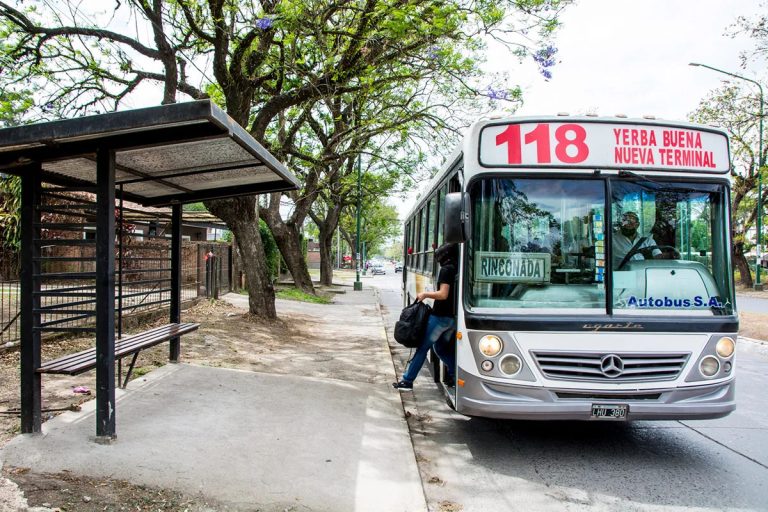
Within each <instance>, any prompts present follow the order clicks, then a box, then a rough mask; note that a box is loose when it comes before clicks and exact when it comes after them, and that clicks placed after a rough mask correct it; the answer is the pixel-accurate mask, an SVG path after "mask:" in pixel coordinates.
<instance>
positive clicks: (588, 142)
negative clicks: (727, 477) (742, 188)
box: [403, 117, 738, 420]
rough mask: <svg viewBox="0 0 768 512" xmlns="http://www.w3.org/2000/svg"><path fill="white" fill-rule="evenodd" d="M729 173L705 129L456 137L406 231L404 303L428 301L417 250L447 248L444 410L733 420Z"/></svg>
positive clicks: (562, 122) (426, 262)
mask: <svg viewBox="0 0 768 512" xmlns="http://www.w3.org/2000/svg"><path fill="white" fill-rule="evenodd" d="M729 170H730V157H729V145H728V137H727V135H726V133H725V132H723V131H722V130H719V129H715V128H712V127H708V126H699V125H693V124H688V123H679V122H666V121H660V120H648V119H637V120H634V119H626V118H596V117H537V118H511V119H503V120H502V119H496V120H485V121H480V122H477V123H475V124H474V125H472V126H471V128H470V129H469V130H468V133H467V135H466V136H465V137H464V138H463V141H462V143H461V145H460V147H459V148H458V149H457V150H456V151H455V152H454V154H453V155H452V156H451V157H450V158H449V159H448V160H447V162H446V165H445V166H444V167H443V169H442V170H441V171H440V172H439V173H438V174H437V175H436V176H435V178H434V179H433V181H432V182H431V184H430V187H429V188H428V190H427V192H426V193H425V194H424V195H423V199H421V200H420V201H419V202H418V204H416V206H415V207H414V209H413V210H412V211H411V213H410V214H409V216H408V218H407V220H406V226H405V243H404V252H405V254H404V261H405V268H404V272H403V287H404V300H405V302H406V304H408V303H410V302H412V301H413V300H414V299H415V297H416V294H417V293H418V292H420V291H423V290H431V289H433V288H434V279H435V276H436V275H437V271H438V266H437V263H436V262H435V261H434V258H433V254H432V253H433V251H434V249H435V248H437V247H439V246H440V245H442V244H443V243H446V242H456V243H459V244H460V247H461V251H460V254H461V257H460V265H459V272H458V279H457V283H456V287H457V291H458V293H457V294H456V296H457V304H456V311H457V333H456V340H455V349H456V356H457V357H456V361H457V367H456V368H455V370H456V381H455V382H456V384H455V386H448V385H443V386H442V387H443V389H444V391H445V393H446V395H447V397H448V400H449V402H450V404H451V405H452V406H453V407H454V408H455V409H456V410H457V411H458V412H460V413H463V414H466V415H470V416H486V417H497V418H517V419H585V420H587V419H596V420H600V419H610V420H640V419H674V418H678V419H679V418H716V417H722V416H725V415H727V414H728V413H730V412H731V411H733V410H734V408H735V397H734V395H735V383H734V374H735V369H734V351H735V340H736V333H737V331H738V317H737V314H736V310H735V305H734V285H733V273H732V267H731V239H730V233H731V231H730V218H731V215H730V206H729V204H730V203H729V192H730V184H729V180H728V173H729ZM431 360H432V361H433V365H434V368H433V369H434V370H436V371H435V372H433V373H434V375H435V377H436V380H438V381H440V380H441V379H440V378H439V376H440V375H442V374H444V373H445V372H442V371H440V370H441V369H440V363H439V362H438V360H437V358H431Z"/></svg>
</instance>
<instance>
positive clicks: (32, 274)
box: [20, 164, 42, 434]
mask: <svg viewBox="0 0 768 512" xmlns="http://www.w3.org/2000/svg"><path fill="white" fill-rule="evenodd" d="M40 188H41V183H40V164H37V165H35V166H34V167H30V168H29V169H28V172H25V173H24V174H22V175H21V261H22V262H23V264H22V265H21V290H20V291H21V332H20V334H21V350H20V352H21V361H20V363H21V364H20V371H21V432H22V433H23V434H32V433H39V432H40V430H41V425H42V417H41V404H42V398H41V397H42V394H41V393H42V390H41V375H40V374H39V373H37V369H38V368H39V367H40V329H39V328H40V313H39V311H40V278H39V275H40V210H39V208H38V206H39V203H40Z"/></svg>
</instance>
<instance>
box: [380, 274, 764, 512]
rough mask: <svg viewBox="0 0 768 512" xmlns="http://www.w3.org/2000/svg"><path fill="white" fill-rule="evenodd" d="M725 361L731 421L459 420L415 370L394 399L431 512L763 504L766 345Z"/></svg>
mask: <svg viewBox="0 0 768 512" xmlns="http://www.w3.org/2000/svg"><path fill="white" fill-rule="evenodd" d="M387 272H388V273H387V275H385V276H376V277H374V278H371V279H367V280H366V285H368V284H370V285H373V286H375V287H377V288H378V289H379V294H380V301H381V304H382V312H383V314H384V318H385V323H386V325H387V331H388V334H389V336H390V339H391V330H392V327H393V325H394V322H395V320H396V319H397V316H398V315H399V312H400V309H401V307H402V299H401V295H400V274H394V273H393V272H392V269H391V268H388V269H387ZM407 355H408V353H407V352H403V351H396V353H395V359H396V367H398V359H400V360H401V361H400V362H401V363H402V362H403V361H404V360H405V359H406V358H407ZM736 368H737V372H738V373H737V376H738V377H737V379H738V387H737V389H738V391H737V395H738V408H737V410H736V412H735V413H733V414H731V415H730V416H728V417H726V418H722V419H719V420H707V421H684V422H682V421H666V422H633V423H627V424H617V423H611V424H602V423H587V422H521V421H502V420H490V419H480V418H467V417H464V416H461V415H459V414H457V413H455V412H453V411H451V410H449V409H448V408H447V406H446V405H445V403H444V401H443V398H442V396H441V395H440V393H439V392H438V390H437V388H436V386H435V385H434V383H433V382H432V379H431V378H430V376H429V375H428V373H427V370H426V369H425V370H423V371H422V374H421V376H420V377H419V379H417V380H416V384H415V388H414V391H413V393H403V403H404V407H405V409H406V411H407V413H410V415H411V421H410V425H411V437H412V440H413V444H414V449H415V451H416V454H417V460H418V461H419V465H420V471H421V474H422V479H423V482H424V491H425V494H426V496H427V499H428V501H429V503H430V510H439V511H441V512H442V511H452V510H459V509H460V510H462V511H463V512H475V511H477V512H480V511H482V512H486V511H489V510H494V511H513V510H521V511H529V510H537V511H550V510H552V511H556V510H557V511H559V510H568V511H582V510H585V511H596V510H599V511H602V510H606V511H608V510H611V511H613V510H633V511H635V510H642V511H646V510H649V511H660V510H673V509H674V510H686V511H687V510H768V412H766V411H768V399H766V393H765V392H764V390H765V388H766V384H768V378H767V377H766V375H767V374H768V346H765V345H755V344H753V343H751V342H745V341H740V342H739V346H738V352H737V360H736ZM400 371H401V368H399V367H398V372H400Z"/></svg>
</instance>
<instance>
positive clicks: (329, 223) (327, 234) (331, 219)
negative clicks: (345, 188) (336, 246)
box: [309, 204, 341, 286]
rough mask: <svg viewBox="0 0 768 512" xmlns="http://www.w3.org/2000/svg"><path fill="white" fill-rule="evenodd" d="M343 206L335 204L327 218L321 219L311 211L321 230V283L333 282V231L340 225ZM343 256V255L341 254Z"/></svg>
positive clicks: (328, 212) (329, 283) (328, 283)
mask: <svg viewBox="0 0 768 512" xmlns="http://www.w3.org/2000/svg"><path fill="white" fill-rule="evenodd" d="M340 213H341V206H340V205H338V204H337V205H335V206H334V207H333V208H330V209H328V211H327V212H326V214H325V218H324V219H321V218H320V217H319V216H318V215H315V214H314V213H312V212H310V214H309V215H310V216H311V217H312V220H313V221H314V223H315V225H316V226H317V228H318V229H319V230H320V284H322V285H325V286H330V285H332V284H333V261H332V259H331V254H332V253H333V232H334V230H335V229H336V226H338V225H339V215H340ZM339 257H341V255H339Z"/></svg>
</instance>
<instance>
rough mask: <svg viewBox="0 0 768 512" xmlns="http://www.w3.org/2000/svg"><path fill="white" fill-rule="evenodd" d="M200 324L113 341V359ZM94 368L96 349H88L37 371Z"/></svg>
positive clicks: (168, 327) (77, 371) (158, 329)
mask: <svg viewBox="0 0 768 512" xmlns="http://www.w3.org/2000/svg"><path fill="white" fill-rule="evenodd" d="M198 327H200V324H195V323H189V322H187V323H179V324H166V325H162V326H160V327H155V328H153V329H150V330H148V331H144V332H140V333H137V334H133V335H130V336H127V337H125V338H120V339H118V340H115V359H122V358H123V357H125V356H127V355H131V354H134V353H136V352H139V351H141V350H142V349H145V348H149V347H153V346H155V345H158V344H160V343H162V342H164V341H168V340H170V339H172V338H176V337H179V336H182V335H184V334H187V333H190V332H192V331H195V330H197V328H198ZM95 367H96V348H95V347H94V348H89V349H86V350H83V351H80V352H76V353H74V354H68V355H66V356H62V357H59V358H57V359H53V360H51V361H48V362H46V363H43V364H42V365H41V366H40V368H38V369H37V372H38V373H59V374H67V375H77V374H80V373H83V372H86V371H88V370H92V369H93V368H95Z"/></svg>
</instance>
